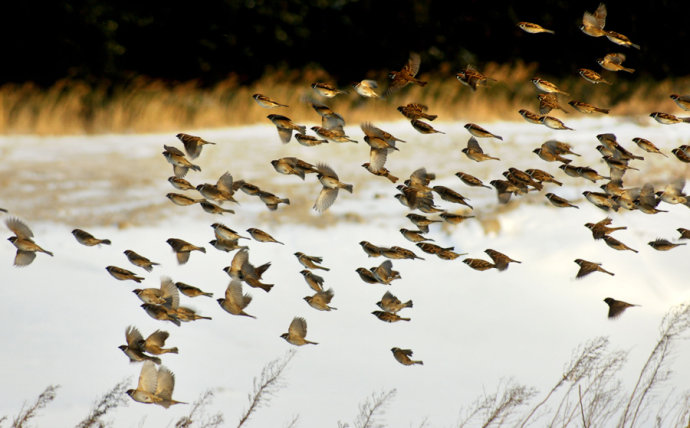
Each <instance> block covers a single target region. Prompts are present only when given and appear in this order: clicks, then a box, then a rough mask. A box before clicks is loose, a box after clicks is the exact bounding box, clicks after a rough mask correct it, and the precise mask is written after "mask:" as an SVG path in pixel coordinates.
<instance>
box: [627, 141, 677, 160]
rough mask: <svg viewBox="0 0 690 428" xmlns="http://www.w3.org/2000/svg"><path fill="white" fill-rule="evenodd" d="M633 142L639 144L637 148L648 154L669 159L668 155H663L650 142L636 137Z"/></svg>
mask: <svg viewBox="0 0 690 428" xmlns="http://www.w3.org/2000/svg"><path fill="white" fill-rule="evenodd" d="M632 140H633V142H634V143H635V144H637V147H639V148H641V149H642V150H644V151H645V152H647V153H658V154H660V155H663V156H664V157H668V156H667V155H666V154H664V153H661V150H659V148H658V147H657V146H655V145H654V143H652V142H651V141H649V140H646V139H644V138H640V137H635V138H633V139H632Z"/></svg>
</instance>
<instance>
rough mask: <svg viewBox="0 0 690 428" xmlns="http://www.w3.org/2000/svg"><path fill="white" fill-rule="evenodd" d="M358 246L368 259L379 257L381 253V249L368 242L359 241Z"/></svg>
mask: <svg viewBox="0 0 690 428" xmlns="http://www.w3.org/2000/svg"><path fill="white" fill-rule="evenodd" d="M359 245H361V246H362V249H363V250H364V252H365V253H367V255H368V256H369V257H379V256H380V255H381V253H382V251H383V249H382V248H381V247H378V246H376V245H374V244H372V243H371V242H369V241H360V243H359Z"/></svg>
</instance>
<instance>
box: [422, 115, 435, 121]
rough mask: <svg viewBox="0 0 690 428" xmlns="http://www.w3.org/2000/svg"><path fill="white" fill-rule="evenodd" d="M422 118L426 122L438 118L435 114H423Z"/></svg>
mask: <svg viewBox="0 0 690 428" xmlns="http://www.w3.org/2000/svg"><path fill="white" fill-rule="evenodd" d="M422 117H423V118H424V119H427V120H434V119H436V118H437V117H438V115H436V114H423V115H422Z"/></svg>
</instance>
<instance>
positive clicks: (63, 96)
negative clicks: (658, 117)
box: [0, 62, 690, 135]
mask: <svg viewBox="0 0 690 428" xmlns="http://www.w3.org/2000/svg"><path fill="white" fill-rule="evenodd" d="M537 67H538V66H537V64H525V63H522V62H516V63H513V64H496V63H489V64H487V65H486V66H485V67H483V68H482V69H481V71H482V72H483V73H484V74H486V75H487V76H489V77H491V78H492V79H495V82H494V83H492V84H491V86H490V87H488V88H480V89H479V90H478V91H477V92H476V93H475V92H472V91H471V90H470V89H469V88H467V87H465V86H462V85H461V84H460V83H459V82H458V81H457V79H456V78H455V73H456V72H457V71H459V70H455V69H453V68H452V67H451V66H450V65H449V64H444V65H442V66H441V67H439V69H437V70H434V71H433V72H427V73H423V74H421V75H420V76H419V77H420V78H421V79H423V80H427V81H429V84H428V85H426V86H425V87H423V88H420V87H416V86H415V87H410V88H409V89H404V90H402V91H400V92H398V93H396V94H394V95H393V96H391V97H390V98H388V99H364V98H362V97H360V96H358V95H357V94H356V93H355V92H354V91H353V90H352V88H351V87H349V88H348V89H349V93H348V94H346V95H341V96H338V97H336V98H334V99H331V100H327V104H328V105H329V106H330V107H331V108H332V109H334V110H335V111H337V112H338V113H340V114H341V115H343V116H344V117H345V118H346V120H348V121H349V122H350V123H360V122H363V121H366V120H371V118H372V117H375V118H376V120H396V119H402V116H401V115H400V114H399V113H398V112H397V111H396V110H395V107H397V106H398V105H400V104H405V103H408V102H419V103H423V104H426V105H428V106H429V107H430V110H431V113H433V114H438V115H439V116H440V118H441V120H456V119H460V118H469V119H471V120H477V121H479V120H482V121H488V120H510V119H519V116H518V115H517V110H518V109H520V108H528V109H530V110H536V109H537V106H536V100H535V89H534V87H533V85H532V84H531V83H530V82H529V79H530V78H532V77H534V76H535V75H537ZM605 73H608V72H605ZM366 77H367V78H371V79H375V80H377V81H378V82H379V83H380V84H381V86H382V88H380V91H381V92H383V90H384V89H385V84H386V83H385V82H386V75H385V73H384V72H379V73H376V72H372V73H370V75H368V76H366ZM540 77H543V78H547V79H553V77H551V76H540ZM606 77H607V78H608V79H610V80H612V81H613V85H611V86H604V85H598V86H596V87H595V86H593V85H592V84H590V83H587V82H585V81H584V80H583V79H581V78H580V77H578V76H577V75H576V74H575V73H573V76H571V77H568V78H565V79H557V80H554V81H556V82H557V83H558V85H559V86H560V87H563V88H565V89H566V90H568V92H570V94H572V97H573V98H574V99H577V100H581V101H585V102H589V103H591V104H594V105H597V106H601V107H610V108H612V114H620V115H637V114H644V113H649V112H651V111H655V110H662V111H664V110H670V109H671V108H672V104H671V101H670V100H669V99H668V96H669V94H670V93H672V92H678V91H681V92H682V88H688V87H690V77H689V78H683V79H676V80H665V81H663V82H654V81H651V80H648V79H645V78H638V77H636V76H635V75H627V74H625V75H621V74H618V75H617V74H614V73H608V74H606ZM315 81H324V82H333V81H334V79H333V78H332V77H331V76H329V74H328V73H327V72H326V71H324V70H322V69H318V68H313V67H312V68H305V69H303V70H280V69H278V70H269V71H267V72H266V73H265V74H264V76H263V77H261V78H260V79H258V80H257V81H255V82H254V83H252V84H250V85H242V84H240V82H239V79H238V78H237V76H234V75H230V76H228V78H226V79H225V80H223V81H221V82H219V83H218V84H216V85H214V86H212V87H204V86H202V85H201V84H200V82H198V81H189V82H183V83H171V82H164V81H161V80H153V79H149V78H146V77H136V78H133V79H131V80H130V81H128V82H126V83H122V84H117V85H112V84H109V83H108V82H100V83H96V84H89V83H86V82H83V81H74V80H67V79H65V80H61V81H59V82H57V83H56V84H55V85H53V86H52V87H50V88H48V89H42V88H39V87H38V86H36V85H35V84H33V83H30V82H29V83H23V84H6V85H3V86H1V87H0V133H1V134H26V133H32V134H41V135H50V134H81V133H96V134H97V133H112V132H116V133H128V132H172V131H176V130H179V129H194V128H214V127H225V126H232V125H245V124H252V123H265V122H267V120H266V115H267V114H268V111H267V110H265V109H263V108H260V107H259V106H258V105H257V104H255V102H254V100H253V99H252V98H251V96H252V94H254V93H256V92H259V93H263V94H265V95H268V96H270V97H272V98H274V99H276V100H278V101H280V102H281V103H285V104H288V105H289V106H290V108H289V109H284V108H281V109H277V111H276V112H277V113H283V114H285V115H288V116H290V117H291V118H292V119H294V120H296V121H298V122H299V121H312V122H313V121H315V120H317V119H318V116H317V115H316V113H315V112H314V111H313V110H312V108H311V107H310V106H309V104H308V101H309V100H310V99H314V98H316V100H317V101H320V102H324V100H319V99H318V97H317V96H316V95H315V93H314V92H313V91H312V89H311V88H310V84H311V83H312V82H315ZM343 89H345V88H343ZM564 103H565V101H564ZM574 114H577V113H575V112H574Z"/></svg>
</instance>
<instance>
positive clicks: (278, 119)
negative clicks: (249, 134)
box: [266, 114, 307, 144]
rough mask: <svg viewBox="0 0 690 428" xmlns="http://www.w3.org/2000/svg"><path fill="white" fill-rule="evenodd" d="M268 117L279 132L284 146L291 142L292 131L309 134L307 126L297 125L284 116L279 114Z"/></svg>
mask: <svg viewBox="0 0 690 428" xmlns="http://www.w3.org/2000/svg"><path fill="white" fill-rule="evenodd" d="M266 117H267V118H268V120H270V121H271V122H273V124H274V125H275V126H276V129H277V130H278V137H280V141H282V142H283V143H284V144H286V143H289V142H290V137H292V131H297V132H299V133H300V134H306V133H307V127H306V126H302V125H297V124H295V123H294V122H292V120H291V119H290V118H289V117H287V116H282V115H279V114H269V115H268V116H266Z"/></svg>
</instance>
